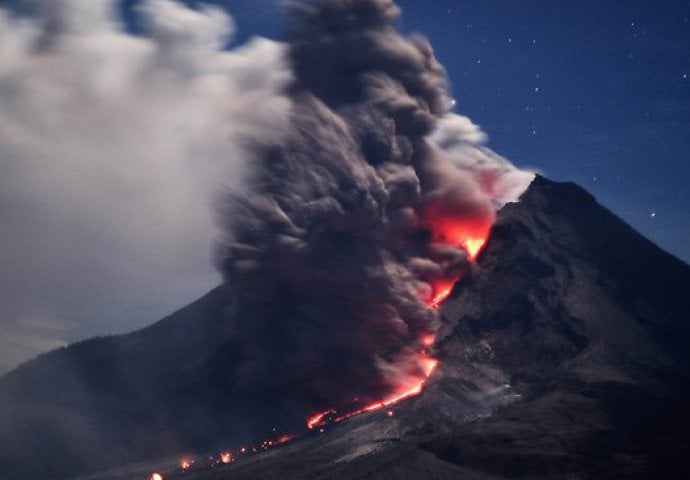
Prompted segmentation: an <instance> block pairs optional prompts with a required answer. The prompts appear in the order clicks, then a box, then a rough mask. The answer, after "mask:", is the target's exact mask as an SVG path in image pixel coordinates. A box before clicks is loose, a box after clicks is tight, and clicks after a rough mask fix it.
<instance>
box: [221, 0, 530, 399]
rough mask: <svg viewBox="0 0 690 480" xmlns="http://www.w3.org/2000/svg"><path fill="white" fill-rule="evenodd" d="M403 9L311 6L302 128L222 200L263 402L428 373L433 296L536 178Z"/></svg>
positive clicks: (241, 384)
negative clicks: (502, 148)
mask: <svg viewBox="0 0 690 480" xmlns="http://www.w3.org/2000/svg"><path fill="white" fill-rule="evenodd" d="M398 16H399V9H398V8H397V7H396V6H395V5H394V4H393V2H391V1H388V0H326V1H318V2H313V3H309V4H305V5H302V6H301V7H300V8H299V9H296V11H295V16H294V19H293V20H294V26H293V30H292V34H291V41H290V45H289V52H290V53H289V58H290V61H291V63H292V67H293V70H294V75H295V79H294V82H293V84H292V85H291V88H290V91H289V97H290V99H291V102H292V110H291V114H290V121H289V125H286V126H285V127H284V131H283V132H281V133H282V135H281V140H280V141H278V142H266V143H265V144H256V145H254V146H253V151H254V155H253V158H251V161H250V165H249V170H250V173H249V175H248V177H247V179H246V184H247V188H246V191H245V192H243V193H240V194H238V193H231V194H229V195H227V196H226V197H225V198H223V200H222V201H221V202H220V203H219V207H218V217H219V223H220V224H221V226H222V232H223V235H222V239H221V241H220V242H219V245H218V248H217V257H216V258H217V262H218V265H219V268H220V270H221V271H222V273H223V274H224V277H225V278H226V280H227V281H228V282H229V283H230V284H231V286H232V290H233V292H234V297H235V298H234V305H235V308H234V310H233V312H232V315H234V316H235V318H237V319H238V321H237V325H238V327H237V328H238V329H239V332H238V333H239V335H240V337H241V338H243V339H244V340H243V342H242V344H241V347H240V349H241V352H240V354H239V357H240V358H241V360H240V362H239V363H238V364H237V365H235V366H234V368H233V372H232V378H233V381H234V382H235V384H236V385H237V388H238V389H240V390H243V391H246V392H251V394H252V395H257V394H259V392H261V394H265V393H269V394H270V393H279V394H280V395H282V396H284V397H285V398H287V399H289V400H293V401H295V402H296V403H297V404H298V405H300V406H302V407H303V408H304V409H305V410H313V409H316V408H321V407H328V406H331V405H334V404H336V405H337V404H342V403H343V402H346V403H347V402H350V401H353V400H354V399H357V401H359V402H364V401H370V400H375V399H378V398H381V396H383V395H386V394H390V393H391V392H393V391H395V390H396V389H397V388H400V386H401V385H406V384H409V383H410V381H411V380H412V379H415V378H420V377H422V376H423V375H424V373H423V371H424V366H423V365H422V363H421V362H420V353H421V352H422V351H423V349H424V345H423V343H424V339H425V338H428V337H429V336H432V335H433V334H434V333H435V331H436V329H437V322H436V314H435V312H434V310H433V309H432V308H430V306H429V305H430V302H431V301H432V299H433V298H434V296H435V295H437V294H438V290H439V288H441V287H442V286H446V285H449V284H450V285H452V282H454V281H455V280H456V279H457V278H459V277H460V276H461V275H462V273H463V272H464V271H466V270H467V269H468V268H469V265H470V257H471V255H472V254H473V253H475V252H474V250H475V248H473V247H472V246H471V245H476V244H477V242H480V243H481V241H483V239H485V238H486V235H487V232H488V229H489V227H490V225H491V223H492V222H493V219H494V212H495V207H496V206H497V205H498V204H500V203H503V202H504V201H505V195H506V192H507V191H508V190H510V189H507V188H505V185H507V184H511V185H513V186H514V185H515V183H516V182H517V183H518V184H520V185H522V186H523V187H525V186H526V185H527V184H528V183H529V180H530V179H531V175H530V174H526V173H524V172H519V171H517V170H516V169H515V168H514V167H512V165H510V164H509V163H508V162H507V161H505V160H504V159H502V158H500V157H498V156H497V155H495V154H493V152H490V151H489V150H487V149H485V148H484V147H483V146H482V142H483V140H484V139H483V137H482V135H481V132H479V131H478V129H477V127H475V126H474V125H472V124H471V122H469V121H466V119H463V117H458V116H456V115H452V114H450V113H449V110H450V108H451V105H452V102H451V100H450V97H449V95H448V90H447V82H446V77H445V73H444V70H443V68H442V67H441V65H440V64H439V63H438V62H437V61H436V59H435V58H434V55H433V52H432V49H431V47H430V45H429V44H428V42H427V41H426V40H424V39H422V38H420V37H414V38H411V39H406V38H403V37H402V36H401V35H399V34H398V33H397V32H396V30H395V23H396V21H397V19H398ZM480 137H481V138H480ZM510 178H512V179H513V181H510V180H506V179H510ZM521 190H522V189H521V188H519V187H518V188H517V189H515V188H513V190H512V191H510V192H509V194H510V195H514V194H515V192H516V191H517V193H518V194H519V193H520V191H521ZM468 242H469V243H468Z"/></svg>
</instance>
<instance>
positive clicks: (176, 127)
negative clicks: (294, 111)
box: [0, 0, 291, 373]
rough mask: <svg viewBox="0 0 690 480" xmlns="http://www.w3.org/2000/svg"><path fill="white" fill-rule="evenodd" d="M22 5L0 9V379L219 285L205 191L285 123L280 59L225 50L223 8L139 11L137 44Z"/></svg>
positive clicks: (41, 1)
mask: <svg viewBox="0 0 690 480" xmlns="http://www.w3.org/2000/svg"><path fill="white" fill-rule="evenodd" d="M27 4H29V6H30V7H32V8H33V11H34V15H33V16H32V17H30V18H27V17H23V18H19V17H16V16H13V15H12V13H10V12H9V11H7V10H3V9H0V265H2V268H1V269H0V285H1V286H2V288H0V327H1V328H2V329H3V330H4V332H7V335H5V334H3V336H2V337H1V338H2V340H0V352H9V351H10V345H9V344H8V345H5V339H11V341H12V342H13V345H12V346H11V349H12V350H11V351H12V352H13V354H12V355H3V356H0V373H1V372H3V371H5V370H6V369H8V368H9V367H11V366H13V365H14V364H16V363H17V362H18V361H20V360H24V359H26V358H28V357H29V356H32V355H34V354H35V353H37V349H40V348H44V347H45V346H46V345H55V344H58V343H59V342H61V341H63V340H65V339H66V338H70V337H75V336H80V337H81V336H85V335H89V334H93V333H95V332H101V333H104V332H110V331H123V330H126V329H131V328H134V327H136V326H139V325H141V324H143V323H144V322H150V321H151V320H154V319H155V318H156V317H157V316H161V315H162V314H164V313H168V312H169V311H170V310H172V308H174V307H176V306H178V305H181V304H182V303H183V302H185V301H186V300H190V299H191V298H193V296H195V295H198V294H201V293H203V292H204V291H205V290H206V289H207V288H209V287H211V286H213V285H214V284H215V283H217V282H218V281H219V279H218V277H217V274H216V273H215V272H214V271H213V268H212V266H211V263H210V250H211V245H212V243H213V240H214V226H213V220H212V216H211V209H210V208H209V204H210V202H211V200H212V198H213V196H214V192H216V191H217V190H218V189H220V188H221V187H228V186H229V187H238V183H239V182H238V179H239V178H240V176H241V171H242V163H243V158H245V151H244V149H243V147H242V145H243V144H244V143H245V142H252V141H255V140H256V139H258V138H262V139H266V138H268V139H270V138H272V137H275V135H276V133H274V132H277V131H280V125H281V124H282V122H284V121H285V117H286V114H287V112H288V110H289V108H290V101H289V100H288V99H287V97H286V96H284V95H283V93H282V92H283V90H284V89H285V87H286V86H287V84H288V83H289V81H290V79H291V73H290V70H289V68H288V66H287V65H286V61H285V59H284V47H283V45H281V44H278V43H275V42H272V41H269V40H263V39H257V40H253V41H251V42H250V43H249V44H248V45H246V46H243V47H241V48H238V49H236V50H233V51H227V50H224V47H225V46H226V45H227V42H228V39H229V37H230V36H231V34H232V32H233V24H232V21H231V19H230V17H229V16H228V15H227V14H226V13H225V12H224V11H222V10H220V9H217V8H211V7H203V8H200V9H198V10H195V9H191V8H188V7H186V6H185V5H183V3H182V2H178V1H173V0H144V1H143V2H141V4H140V5H141V6H140V8H139V10H138V12H139V14H140V15H141V16H142V18H143V23H144V24H145V25H146V26H147V33H146V34H145V35H144V36H136V35H133V34H130V33H128V32H126V31H125V29H124V26H123V24H122V22H121V20H120V19H119V18H118V17H117V15H116V13H115V12H116V7H117V6H118V5H117V3H116V2H114V1H110V0H33V1H27ZM115 320H117V321H118V323H114V321H115ZM36 324H39V325H51V328H49V329H46V328H41V329H38V330H37V329H36V328H34V327H33V326H32V325H36ZM46 332H48V333H46ZM7 341H8V342H9V341H10V340H7Z"/></svg>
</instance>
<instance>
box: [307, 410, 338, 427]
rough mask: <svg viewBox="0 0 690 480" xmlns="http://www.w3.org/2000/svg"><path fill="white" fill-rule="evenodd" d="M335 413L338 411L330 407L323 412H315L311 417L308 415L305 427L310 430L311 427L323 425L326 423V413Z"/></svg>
mask: <svg viewBox="0 0 690 480" xmlns="http://www.w3.org/2000/svg"><path fill="white" fill-rule="evenodd" d="M335 413H338V412H336V411H335V410H334V409H332V408H331V409H328V410H326V411H325V412H322V413H317V414H316V415H314V416H313V417H310V418H309V419H307V428H308V429H309V430H312V429H314V428H316V427H321V426H323V425H325V424H326V423H327V422H326V420H325V419H326V417H327V416H328V415H331V414H335Z"/></svg>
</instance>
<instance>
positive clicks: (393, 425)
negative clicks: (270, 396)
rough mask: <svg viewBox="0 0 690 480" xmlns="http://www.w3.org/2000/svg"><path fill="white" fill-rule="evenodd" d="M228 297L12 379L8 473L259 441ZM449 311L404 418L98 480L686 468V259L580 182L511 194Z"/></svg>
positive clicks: (365, 418)
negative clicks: (231, 363)
mask: <svg viewBox="0 0 690 480" xmlns="http://www.w3.org/2000/svg"><path fill="white" fill-rule="evenodd" d="M226 299H227V292H226V291H225V289H224V287H221V288H219V289H217V290H214V291H213V292H211V293H209V294H208V295H207V296H206V297H204V298H202V299H201V300H199V301H197V302H195V303H194V304H192V305H190V306H189V307H186V308H185V309H183V310H181V311H179V312H177V313H176V314H174V315H172V316H170V317H168V318H166V319H164V320H162V321H161V322H159V323H157V324H155V325H153V326H152V327H149V328H148V329H144V330H142V331H140V332H136V333H133V334H130V335H126V336H121V337H112V338H102V339H95V340H90V341H87V342H82V343H79V344H76V345H74V346H72V347H69V348H66V349H61V350H58V351H55V352H52V353H50V354H47V355H44V356H42V357H40V358H38V359H37V360H35V361H33V362H29V363H27V364H25V365H23V366H22V367H20V368H19V369H17V370H15V371H14V372H12V373H10V374H8V375H6V376H5V377H3V378H2V379H1V380H0V478H3V479H30V478H59V477H67V476H69V475H74V474H76V473H78V472H85V471H95V470H97V469H99V468H105V467H106V466H108V465H116V464H118V463H119V464H120V465H122V464H124V463H131V462H132V461H133V460H134V459H136V458H137V457H138V458H141V459H145V458H151V457H153V456H156V455H163V454H167V453H171V452H173V451H175V450H173V449H174V448H178V449H179V451H183V450H185V449H189V448H196V447H198V448H201V446H202V445H204V444H208V445H209V446H210V445H211V444H212V442H213V441H214V440H218V439H220V438H223V437H224V436H225V438H227V436H229V435H232V436H237V437H238V438H243V441H245V440H244V439H246V438H249V437H250V432H249V431H242V430H240V431H237V430H233V427H235V426H236V425H237V419H238V418H239V417H241V416H246V418H249V417H250V416H251V415H255V417H256V418H257V420H256V422H255V425H256V426H257V430H258V429H261V428H264V426H265V425H266V422H268V421H269V420H263V419H262V418H261V417H262V415H264V416H266V418H267V419H271V418H276V415H279V414H280V408H279V407H276V408H275V409H274V410H271V405H269V404H268V403H267V402H258V403H253V404H252V405H251V406H247V405H246V404H241V402H240V400H242V399H233V397H232V395H231V392H227V391H225V390H224V388H225V387H223V383H222V364H223V362H225V361H228V359H229V358H231V353H229V351H230V352H231V350H232V342H233V341H236V340H233V338H232V325H231V324H230V325H229V324H228V322H226V321H224V319H225V315H224V314H223V310H224V308H225V305H226ZM442 319H443V323H442V326H441V334H440V336H439V340H438V342H437V345H436V352H435V354H436V356H437V358H438V359H439V360H440V361H441V366H440V367H439V369H438V370H437V372H436V373H435V374H434V376H433V377H432V378H431V379H430V381H429V382H428V384H427V387H426V389H425V391H424V392H423V394H422V395H420V396H419V397H416V398H414V399H412V400H409V401H407V402H405V403H403V404H400V405H397V406H396V407H395V408H394V409H393V411H394V416H393V417H389V416H388V415H386V412H378V413H373V414H368V415H361V416H359V417H356V418H353V419H350V420H348V421H346V422H343V423H342V424H339V425H337V426H334V427H329V428H328V429H327V431H325V432H324V433H323V434H320V433H318V432H317V433H312V434H304V435H303V436H302V438H300V439H297V440H295V441H293V442H291V443H289V444H287V445H285V446H283V447H280V448H276V449H273V450H271V451H269V452H266V453H263V454H259V455H256V456H252V457H250V458H246V459H241V460H240V461H238V462H237V463H235V464H234V465H231V466H226V467H222V468H214V469H208V468H204V469H202V470H198V471H196V472H188V473H181V472H179V470H178V469H177V467H176V466H175V465H174V462H175V459H174V460H172V461H170V462H167V461H164V460H160V461H155V462H153V463H143V464H135V465H130V466H129V467H127V468H123V467H117V468H115V469H113V470H110V471H109V472H106V473H100V474H96V475H94V476H91V477H88V478H93V479H111V480H115V479H125V478H126V479H136V478H141V479H142V480H143V479H147V478H148V476H149V475H150V473H151V471H153V470H154V469H157V470H160V471H161V472H162V473H164V474H165V478H166V480H169V479H171V478H185V479H190V480H191V479H201V478H203V479H212V478H217V479H226V478H227V479H259V478H261V479H278V478H281V479H284V478H289V479H343V480H345V479H364V478H371V479H419V478H425V479H429V480H431V479H457V478H463V479H487V480H488V479H508V478H535V479H538V478H543V479H547V478H548V479H552V478H564V479H589V478H630V479H633V478H650V479H651V478H688V477H690V433H689V432H690V413H688V411H687V405H689V404H690V349H689V348H688V347H690V331H689V323H688V322H689V321H690V267H688V266H687V265H686V264H684V263H683V262H681V261H679V260H678V259H676V258H674V257H673V256H671V255H669V254H667V253H665V252H663V251H662V250H660V249H659V248H658V247H656V246H655V245H653V244H652V243H651V242H649V241H648V240H646V239H644V238H643V237H641V236H640V235H639V234H637V233H636V232H635V231H634V230H632V229H631V228H630V227H629V226H627V225H626V224H625V223H624V222H622V221H621V220H620V219H619V218H617V217H616V216H615V215H613V214H612V213H611V212H609V211H608V210H606V209H605V208H603V207H602V206H601V205H599V204H598V203H597V202H596V201H595V200H594V198H592V197H591V196H590V195H589V194H588V193H586V192H585V191H583V190H582V189H581V188H579V187H578V186H576V185H574V184H569V183H563V184H561V183H555V182H551V181H548V180H546V179H543V178H541V177H537V179H536V180H535V181H534V183H533V184H532V186H531V187H530V188H529V189H528V191H527V192H526V193H525V194H524V195H523V197H522V201H521V202H520V203H517V204H510V205H508V206H506V207H505V208H503V210H502V211H501V212H500V214H499V217H498V221H497V223H496V225H495V226H494V228H493V231H492V234H491V237H490V240H489V243H488V244H487V245H486V247H485V249H484V250H483V252H482V253H481V254H480V256H479V258H478V260H477V263H476V265H475V268H474V270H473V272H472V273H471V274H470V275H468V276H466V277H465V278H464V279H463V280H462V281H461V282H460V283H459V284H458V285H456V288H455V289H454V292H453V294H452V296H451V298H450V299H449V300H448V301H446V303H445V304H444V306H443V309H442ZM142 392H144V394H143V395H142ZM244 400H245V401H246V399H244ZM233 402H234V403H233ZM228 412H231V413H228ZM260 412H268V413H260ZM249 427H251V425H249ZM281 427H283V426H282V425H281ZM285 428H292V425H288V426H285ZM248 430H251V428H248ZM106 432H107V434H106ZM250 440H251V439H250ZM106 442H111V443H110V444H108V443H106ZM133 452H136V454H133ZM89 459H91V460H89ZM85 478H86V477H85Z"/></svg>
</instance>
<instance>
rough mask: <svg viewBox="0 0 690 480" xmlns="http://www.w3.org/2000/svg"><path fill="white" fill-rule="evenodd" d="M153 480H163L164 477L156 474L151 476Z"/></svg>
mask: <svg viewBox="0 0 690 480" xmlns="http://www.w3.org/2000/svg"><path fill="white" fill-rule="evenodd" d="M151 480H163V475H161V474H160V473H154V474H152V475H151Z"/></svg>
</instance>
